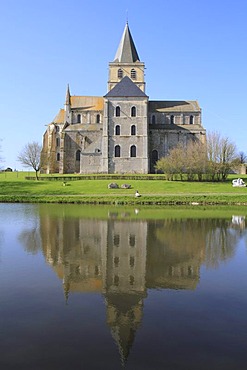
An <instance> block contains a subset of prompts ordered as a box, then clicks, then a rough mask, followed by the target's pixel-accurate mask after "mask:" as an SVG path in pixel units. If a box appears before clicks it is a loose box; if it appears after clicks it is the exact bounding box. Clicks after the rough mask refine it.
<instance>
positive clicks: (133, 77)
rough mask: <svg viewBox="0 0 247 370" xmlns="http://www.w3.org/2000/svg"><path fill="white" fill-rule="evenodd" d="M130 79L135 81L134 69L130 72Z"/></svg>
mask: <svg viewBox="0 0 247 370" xmlns="http://www.w3.org/2000/svg"><path fill="white" fill-rule="evenodd" d="M130 77H131V78H132V80H136V70H135V69H134V68H132V70H131V71H130Z"/></svg>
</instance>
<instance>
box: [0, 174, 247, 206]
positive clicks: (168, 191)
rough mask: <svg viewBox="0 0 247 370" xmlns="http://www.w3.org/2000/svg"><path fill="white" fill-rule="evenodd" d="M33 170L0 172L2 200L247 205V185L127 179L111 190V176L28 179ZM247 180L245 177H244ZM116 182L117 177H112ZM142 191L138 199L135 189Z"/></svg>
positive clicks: (0, 197) (118, 182)
mask: <svg viewBox="0 0 247 370" xmlns="http://www.w3.org/2000/svg"><path fill="white" fill-rule="evenodd" d="M30 175H32V174H31V173H30V172H29V173H25V172H13V173H1V174H0V202H32V203H33V202H39V203H88V204H119V205H121V204H125V205H127V204H129V205H135V204H139V205H155V204H157V205H160V204H161V205H167V204H179V205H181V204H185V205H186V204H192V205H197V204H199V205H210V204H213V205H214V204H218V205H247V188H233V187H232V185H231V180H232V178H236V176H231V177H229V179H228V181H227V182H225V183H211V182H203V183H199V182H186V181H185V182H181V181H165V180H155V181H153V180H142V179H133V180H132V179H128V181H127V183H128V184H130V185H131V189H121V185H122V184H124V183H126V181H125V180H124V179H123V180H121V179H118V180H116V181H115V182H117V184H118V185H119V189H108V184H109V183H110V182H111V181H110V180H109V179H100V180H73V181H69V182H66V186H64V183H63V181H62V180H61V181H59V180H57V181H35V180H26V179H25V177H26V176H30ZM242 178H243V179H245V178H244V177H242ZM245 180H246V179H245ZM112 181H114V180H112ZM137 189H138V191H139V193H140V194H141V197H140V198H137V199H136V198H135V197H134V194H135V190H137Z"/></svg>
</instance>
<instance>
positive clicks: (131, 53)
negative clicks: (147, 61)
mask: <svg viewBox="0 0 247 370" xmlns="http://www.w3.org/2000/svg"><path fill="white" fill-rule="evenodd" d="M139 61H140V59H139V56H138V53H137V50H136V47H135V44H134V41H133V38H132V36H131V33H130V30H129V26H128V23H127V24H126V26H125V28H124V32H123V35H122V38H121V41H120V44H119V46H118V49H117V52H116V55H115V58H114V62H119V63H134V62H139Z"/></svg>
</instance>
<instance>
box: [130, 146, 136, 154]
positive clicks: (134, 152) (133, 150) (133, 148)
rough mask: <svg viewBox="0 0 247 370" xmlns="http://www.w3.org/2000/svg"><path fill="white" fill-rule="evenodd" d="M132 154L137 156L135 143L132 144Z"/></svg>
mask: <svg viewBox="0 0 247 370" xmlns="http://www.w3.org/2000/svg"><path fill="white" fill-rule="evenodd" d="M130 156H131V157H136V146H135V145H131V147H130Z"/></svg>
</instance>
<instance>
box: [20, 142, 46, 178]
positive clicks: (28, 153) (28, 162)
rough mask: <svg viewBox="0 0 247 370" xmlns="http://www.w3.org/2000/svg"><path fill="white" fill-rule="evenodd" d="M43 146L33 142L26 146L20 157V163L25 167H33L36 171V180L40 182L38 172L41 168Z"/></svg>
mask: <svg viewBox="0 0 247 370" xmlns="http://www.w3.org/2000/svg"><path fill="white" fill-rule="evenodd" d="M41 149H42V146H41V145H40V144H39V143H38V142H36V141H33V142H32V143H28V144H26V145H25V146H24V148H23V149H22V151H21V152H20V153H19V155H18V161H19V162H21V163H22V164H23V165H24V166H25V167H31V168H33V169H34V171H35V175H36V179H37V180H38V172H39V170H40V167H41V161H40V154H41Z"/></svg>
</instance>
